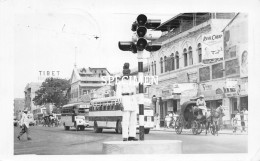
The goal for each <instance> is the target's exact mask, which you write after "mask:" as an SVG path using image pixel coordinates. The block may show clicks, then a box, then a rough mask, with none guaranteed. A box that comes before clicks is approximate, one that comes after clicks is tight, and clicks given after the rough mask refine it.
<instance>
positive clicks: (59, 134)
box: [14, 126, 248, 155]
mask: <svg viewBox="0 0 260 161" xmlns="http://www.w3.org/2000/svg"><path fill="white" fill-rule="evenodd" d="M14 132H15V134H17V133H19V132H20V128H15V129H14ZM137 132H138V131H137ZM220 133H221V134H220V135H219V136H213V135H211V134H209V135H208V136H205V133H203V134H201V135H193V134H192V132H191V131H185V132H184V134H183V135H177V134H176V133H175V132H174V130H166V129H160V130H153V131H151V133H150V134H148V135H145V139H146V140H182V141H183V143H184V145H183V154H212V153H216V154H221V153H247V152H248V150H247V148H248V146H247V135H245V134H236V135H234V134H233V133H230V132H229V131H227V130H226V131H224V130H223V131H222V132H220ZM31 136H32V138H33V140H30V141H27V139H26V137H25V136H24V137H23V138H21V140H20V141H19V140H17V139H16V137H14V154H15V155H22V154H37V155H78V154H80V155H82V154H93V155H102V143H103V142H105V141H118V140H121V135H120V134H117V133H115V130H112V129H106V130H104V132H103V133H100V134H96V133H94V130H93V128H87V129H86V130H85V131H76V130H75V129H72V130H71V131H64V129H63V128H62V127H50V128H48V127H42V126H35V127H32V128H31ZM216 137H217V138H216ZM198 144H199V145H200V147H198Z"/></svg>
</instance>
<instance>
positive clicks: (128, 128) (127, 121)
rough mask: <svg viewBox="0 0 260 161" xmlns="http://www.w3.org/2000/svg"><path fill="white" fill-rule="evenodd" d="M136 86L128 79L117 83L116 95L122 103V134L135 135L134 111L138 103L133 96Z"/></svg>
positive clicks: (126, 136) (125, 135)
mask: <svg viewBox="0 0 260 161" xmlns="http://www.w3.org/2000/svg"><path fill="white" fill-rule="evenodd" d="M134 94H136V86H135V85H134V84H133V82H131V81H129V80H125V79H124V80H123V81H121V82H119V83H118V84H117V91H116V95H117V97H118V98H120V99H121V102H122V104H123V120H122V136H123V138H128V137H136V111H137V110H138V104H137V101H136V98H135V95H134Z"/></svg>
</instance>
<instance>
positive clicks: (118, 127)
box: [116, 120, 122, 134]
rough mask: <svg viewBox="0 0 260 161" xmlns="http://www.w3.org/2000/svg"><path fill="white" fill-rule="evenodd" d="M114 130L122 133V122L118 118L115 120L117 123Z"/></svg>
mask: <svg viewBox="0 0 260 161" xmlns="http://www.w3.org/2000/svg"><path fill="white" fill-rule="evenodd" d="M116 132H117V133H118V134H122V123H121V121H120V120H119V121H117V124H116Z"/></svg>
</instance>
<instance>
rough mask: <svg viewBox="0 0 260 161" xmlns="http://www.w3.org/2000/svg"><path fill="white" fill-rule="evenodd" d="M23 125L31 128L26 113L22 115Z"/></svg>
mask: <svg viewBox="0 0 260 161" xmlns="http://www.w3.org/2000/svg"><path fill="white" fill-rule="evenodd" d="M21 125H25V126H26V127H27V128H29V119H28V115H27V114H26V113H23V114H22V119H21Z"/></svg>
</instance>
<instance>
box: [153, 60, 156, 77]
mask: <svg viewBox="0 0 260 161" xmlns="http://www.w3.org/2000/svg"><path fill="white" fill-rule="evenodd" d="M153 65H154V75H156V61H154V63H153Z"/></svg>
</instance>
